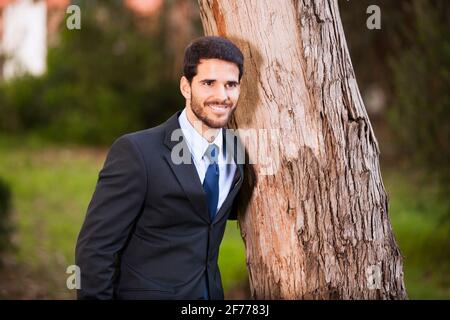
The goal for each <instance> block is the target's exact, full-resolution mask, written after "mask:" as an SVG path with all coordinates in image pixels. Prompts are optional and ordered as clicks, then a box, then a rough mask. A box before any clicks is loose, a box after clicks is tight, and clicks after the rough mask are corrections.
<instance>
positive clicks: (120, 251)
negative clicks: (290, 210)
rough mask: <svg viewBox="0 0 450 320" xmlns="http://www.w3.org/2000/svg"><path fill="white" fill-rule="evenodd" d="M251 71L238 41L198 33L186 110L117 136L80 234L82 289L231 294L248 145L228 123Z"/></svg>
mask: <svg viewBox="0 0 450 320" xmlns="http://www.w3.org/2000/svg"><path fill="white" fill-rule="evenodd" d="M242 73H243V55H242V52H241V51H240V50H239V49H238V48H237V47H236V46H235V45H234V44H233V43H232V42H231V41H229V40H227V39H224V38H221V37H203V38H200V39H198V40H196V41H194V42H192V43H191V44H190V45H189V46H188V47H187V48H186V50H185V56H184V76H183V77H182V78H181V80H180V90H181V93H182V94H183V96H184V98H185V99H186V104H185V108H184V110H183V111H182V112H181V111H179V112H177V113H176V114H175V115H173V116H172V117H171V118H170V119H168V120H167V121H166V122H165V123H163V124H161V125H159V126H157V127H155V128H150V129H147V130H143V131H139V132H135V133H131V134H126V135H124V136H122V137H120V138H119V139H117V140H116V141H115V142H114V144H113V145H112V147H111V149H110V151H109V153H108V156H107V158H106V161H105V164H104V167H103V168H102V170H101V171H100V174H99V179H98V182H97V186H96V190H95V192H94V195H93V197H92V200H91V202H90V204H89V207H88V210H87V214H86V218H85V221H84V223H83V226H82V228H81V231H80V234H79V237H78V242H77V247H76V264H77V265H78V266H79V267H80V272H81V289H79V290H78V298H80V299H114V298H116V299H223V289H222V283H221V276H220V272H219V269H218V266H217V258H218V251H219V246H220V243H221V241H222V238H223V234H224V230H225V225H226V221H227V218H228V219H236V217H235V211H234V210H232V207H233V203H234V200H235V197H236V194H237V192H238V191H239V189H240V187H241V184H242V180H243V165H242V164H241V163H238V162H239V161H236V154H237V153H238V152H241V151H242V149H238V148H237V144H236V143H235V139H234V138H233V139H228V138H229V135H226V134H225V130H224V129H223V128H224V127H225V126H226V125H227V122H228V121H229V119H230V117H231V115H232V114H233V112H234V110H235V109H236V107H237V102H238V98H239V93H240V81H241V77H242ZM179 138H180V139H179ZM225 138H227V139H225ZM180 160H182V161H180Z"/></svg>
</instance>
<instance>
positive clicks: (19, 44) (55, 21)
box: [0, 0, 185, 80]
mask: <svg viewBox="0 0 450 320" xmlns="http://www.w3.org/2000/svg"><path fill="white" fill-rule="evenodd" d="M180 2H185V1H180ZM162 3H163V1H162V0H124V4H125V5H126V6H127V7H128V8H129V9H131V10H132V11H133V12H134V13H135V14H136V15H137V16H139V17H140V18H143V19H145V18H147V17H150V16H152V15H155V14H157V13H158V12H159V9H160V8H161V7H162ZM69 5H70V0H0V79H6V80H7V79H11V78H13V77H15V76H19V75H22V74H24V73H29V74H32V75H41V74H43V73H44V72H45V70H46V56H47V48H48V46H49V45H53V44H55V43H56V42H57V35H58V29H59V26H60V24H61V22H63V20H64V18H65V15H66V10H67V7H68V6H69Z"/></svg>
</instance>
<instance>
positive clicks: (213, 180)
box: [203, 144, 219, 221]
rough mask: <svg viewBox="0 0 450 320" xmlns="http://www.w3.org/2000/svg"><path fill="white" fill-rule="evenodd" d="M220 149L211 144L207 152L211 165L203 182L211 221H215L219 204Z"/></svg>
mask: <svg viewBox="0 0 450 320" xmlns="http://www.w3.org/2000/svg"><path fill="white" fill-rule="evenodd" d="M218 149H219V148H218V147H217V146H216V145H215V144H210V145H209V147H208V149H207V150H206V152H205V155H206V156H207V157H208V159H209V161H210V164H209V166H208V169H207V170H206V174H205V180H203V190H205V193H206V200H207V203H208V212H209V217H210V218H211V221H212V220H214V217H215V216H216V211H217V204H218V202H219V166H218V165H217V162H218V161H217V159H218V156H219V150H218Z"/></svg>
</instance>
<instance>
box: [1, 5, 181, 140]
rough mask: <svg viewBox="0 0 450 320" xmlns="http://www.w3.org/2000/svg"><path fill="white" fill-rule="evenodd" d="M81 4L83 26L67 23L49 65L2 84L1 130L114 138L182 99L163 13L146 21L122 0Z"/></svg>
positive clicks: (161, 115) (155, 119)
mask: <svg viewBox="0 0 450 320" xmlns="http://www.w3.org/2000/svg"><path fill="white" fill-rule="evenodd" d="M79 4H80V6H81V12H82V29H81V30H68V29H67V28H65V24H64V23H62V25H61V30H60V35H59V39H58V43H57V45H55V46H53V47H50V48H49V52H48V61H47V64H48V72H47V73H46V74H45V75H43V76H41V77H32V76H24V77H20V78H17V79H15V80H13V81H8V82H3V83H1V84H0V108H1V110H0V111H1V114H2V117H1V120H0V130H2V131H6V132H9V133H24V132H25V133H26V132H34V133H36V132H37V133H39V135H41V136H44V137H45V138H46V139H48V140H53V141H62V142H65V141H70V142H79V143H86V144H98V143H103V144H110V143H111V142H112V140H113V139H114V138H117V136H119V135H121V134H123V133H125V132H129V131H135V130H139V129H143V128H146V127H149V126H153V125H157V124H159V123H161V122H162V121H164V120H165V119H167V118H168V117H169V116H170V115H171V114H172V113H173V112H174V110H176V109H179V108H181V107H182V106H183V104H182V100H181V94H177V93H178V92H179V89H178V82H177V81H175V80H173V79H172V78H173V77H171V76H170V73H169V72H168V71H169V70H171V68H170V67H171V61H170V59H167V55H166V54H165V50H166V49H165V48H167V42H168V41H170V40H169V39H168V38H167V37H165V36H164V34H165V31H164V23H162V22H161V21H160V20H161V19H165V16H164V14H161V15H158V16H155V17H152V19H154V20H155V21H147V22H146V23H149V24H151V25H150V26H149V28H142V27H140V25H139V24H142V23H143V22H142V21H140V20H139V19H138V18H137V17H136V16H135V15H133V14H132V13H131V12H130V11H129V10H126V9H124V8H122V2H120V1H91V2H89V1H79ZM86 7H88V8H86ZM152 26H153V27H152Z"/></svg>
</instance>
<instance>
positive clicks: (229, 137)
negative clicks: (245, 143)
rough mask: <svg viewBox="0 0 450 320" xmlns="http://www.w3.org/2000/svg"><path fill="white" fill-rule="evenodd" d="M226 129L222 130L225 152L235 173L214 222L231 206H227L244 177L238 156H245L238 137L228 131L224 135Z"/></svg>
mask: <svg viewBox="0 0 450 320" xmlns="http://www.w3.org/2000/svg"><path fill="white" fill-rule="evenodd" d="M226 132H227V131H226V129H223V136H224V139H225V144H224V146H225V152H228V153H230V152H231V153H232V156H233V159H234V163H236V166H237V168H236V172H235V174H234V178H233V182H232V183H231V187H230V191H229V192H228V195H227V197H226V198H225V201H224V202H223V204H222V206H221V207H220V209H219V211H218V212H217V214H216V216H215V217H214V221H218V220H220V219H221V218H222V216H223V215H224V214H225V212H226V208H227V207H228V206H229V205H231V204H229V202H230V201H233V200H234V197H235V196H236V193H237V192H238V191H239V189H240V188H241V185H242V181H243V177H244V165H243V162H244V161H243V158H242V157H240V156H239V155H245V152H244V148H243V147H242V145H241V143H240V141H239V137H238V136H235V135H234V134H232V133H231V131H228V133H230V134H227V133H226Z"/></svg>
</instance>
